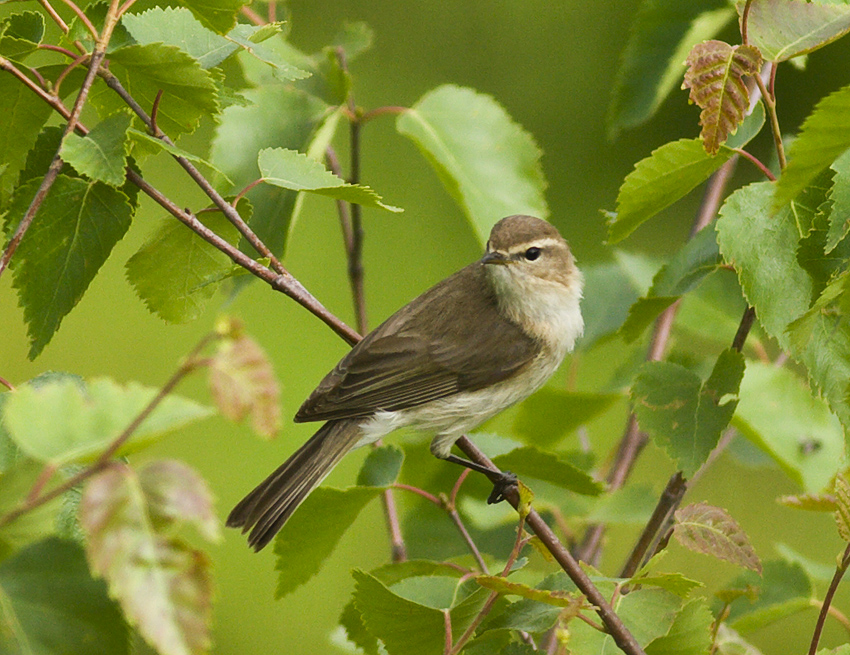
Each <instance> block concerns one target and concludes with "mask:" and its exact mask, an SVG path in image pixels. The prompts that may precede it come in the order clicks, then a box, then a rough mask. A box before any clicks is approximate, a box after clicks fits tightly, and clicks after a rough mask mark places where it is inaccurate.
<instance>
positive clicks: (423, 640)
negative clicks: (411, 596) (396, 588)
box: [352, 569, 489, 655]
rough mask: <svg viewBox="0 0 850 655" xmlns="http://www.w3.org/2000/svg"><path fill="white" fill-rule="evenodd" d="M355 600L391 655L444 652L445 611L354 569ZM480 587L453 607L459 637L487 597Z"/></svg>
mask: <svg viewBox="0 0 850 655" xmlns="http://www.w3.org/2000/svg"><path fill="white" fill-rule="evenodd" d="M352 575H353V576H354V581H355V588H354V604H355V606H356V608H357V609H358V610H359V611H360V614H361V616H362V618H363V623H364V625H365V626H366V628H367V629H368V631H369V632H370V633H371V634H372V635H374V636H375V637H377V638H378V639H380V640H381V641H382V642H383V643H384V646H385V647H386V650H387V653H388V654H389V655H442V654H443V647H444V645H445V641H446V639H445V627H444V617H443V612H442V611H441V610H438V609H434V608H433V607H427V606H425V605H422V604H420V603H415V602H413V601H411V600H408V599H407V598H404V597H402V596H399V595H397V594H396V593H394V592H393V591H391V590H390V589H388V588H387V587H386V586H385V585H384V584H383V583H382V582H381V581H380V580H378V579H377V578H375V577H374V576H371V575H369V574H368V573H365V572H363V571H360V570H357V569H355V570H354V572H353V574H352ZM488 595H489V594H487V592H485V591H483V590H481V591H479V592H475V593H472V594H470V595H469V596H467V597H466V598H465V599H464V600H463V601H461V602H460V603H458V604H457V605H455V606H454V607H452V609H451V611H450V614H451V625H452V636H453V638H454V639H457V637H459V636H460V635H461V634H463V631H464V630H465V629H466V628H467V627H468V626H469V625H470V624H471V622H472V620H473V619H474V618H475V616H476V614H477V613H478V612H479V611H480V609H481V607H482V606H483V604H484V602H485V601H486V599H487V596H488Z"/></svg>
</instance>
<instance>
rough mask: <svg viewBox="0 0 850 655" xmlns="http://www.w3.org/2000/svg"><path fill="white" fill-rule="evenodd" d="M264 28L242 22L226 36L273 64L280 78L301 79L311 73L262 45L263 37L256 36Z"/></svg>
mask: <svg viewBox="0 0 850 655" xmlns="http://www.w3.org/2000/svg"><path fill="white" fill-rule="evenodd" d="M265 27H269V26H265ZM262 29H263V28H261V27H259V28H258V27H256V26H254V25H244V24H240V25H237V26H236V27H234V28H233V29H232V30H231V31H230V32H228V33H227V36H226V37H225V38H226V39H227V40H228V41H230V42H231V43H233V44H235V45H236V46H237V47H238V48H240V49H241V50H243V51H244V52H246V53H248V54H249V55H251V56H252V57H254V58H255V59H257V60H259V61H261V62H263V63H264V64H267V65H268V66H271V67H272V69H273V75H274V77H275V78H276V79H278V80H283V81H294V80H301V79H304V78H305V77H309V76H310V75H311V73H310V72H309V71H306V70H303V69H301V68H298V67H297V66H294V65H293V64H292V63H291V62H289V61H287V59H286V58H285V57H283V56H282V55H280V54H279V53H278V52H277V51H276V50H274V49H272V48H267V47H265V46H264V45H260V41H261V39H258V38H255V37H258V36H259V35H260V30H262Z"/></svg>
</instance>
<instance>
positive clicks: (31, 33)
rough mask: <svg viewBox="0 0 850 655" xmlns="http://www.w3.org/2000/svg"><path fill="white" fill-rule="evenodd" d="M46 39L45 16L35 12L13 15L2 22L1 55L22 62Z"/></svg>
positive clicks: (0, 28) (0, 32)
mask: <svg viewBox="0 0 850 655" xmlns="http://www.w3.org/2000/svg"><path fill="white" fill-rule="evenodd" d="M42 38H44V16H42V15H41V14H39V13H38V12H35V11H22V12H20V13H16V14H12V15H11V16H8V17H6V18H4V19H3V20H2V22H0V55H2V56H3V57H6V58H7V59H12V60H16V61H22V60H23V59H24V58H26V56H27V55H29V54H30V53H33V52H35V51H36V50H37V49H38V45H39V44H40V43H41V40H42Z"/></svg>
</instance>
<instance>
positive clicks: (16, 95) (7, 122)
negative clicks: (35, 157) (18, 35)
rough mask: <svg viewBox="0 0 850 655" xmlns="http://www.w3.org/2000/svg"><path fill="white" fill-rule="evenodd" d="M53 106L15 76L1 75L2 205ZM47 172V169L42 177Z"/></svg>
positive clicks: (0, 183)
mask: <svg viewBox="0 0 850 655" xmlns="http://www.w3.org/2000/svg"><path fill="white" fill-rule="evenodd" d="M51 111H52V110H51V109H50V106H49V105H48V104H47V103H46V102H44V101H43V100H42V99H41V98H39V97H38V96H37V95H36V94H34V93H33V92H32V91H30V90H29V89H28V88H27V87H25V86H24V85H23V84H21V83H20V82H19V81H18V80H17V79H15V78H14V77H13V76H12V75H0V116H2V117H3V129H2V130H0V162H3V163H5V164H6V167H5V168H4V169H3V170H2V171H0V201H2V202H3V204H5V201H6V200H7V199H8V197H9V194H10V193H11V191H12V188H13V187H14V186H15V183H16V180H17V177H18V172H19V171H20V170H21V169H22V168H23V167H24V163H25V162H26V159H27V153H28V152H29V150H30V148H32V147H33V145H34V144H35V141H36V139H37V138H38V134H39V132H40V131H41V126H42V125H44V123H45V121H46V120H47V118H48V116H50V112H51ZM46 172H47V169H46V168H45V169H44V170H43V171H41V174H42V175H44V173H46Z"/></svg>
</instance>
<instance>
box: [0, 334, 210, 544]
mask: <svg viewBox="0 0 850 655" xmlns="http://www.w3.org/2000/svg"><path fill="white" fill-rule="evenodd" d="M215 338H217V335H216V334H214V333H212V334H208V335H206V336H205V337H204V338H203V339H201V341H200V342H199V343H198V344H197V345H196V346H195V347H194V348H193V349H192V351H191V352H190V353H189V355H188V356H187V357H186V358H185V359H184V361H183V363H182V364H181V365H180V367H179V368H178V369H177V371H176V372H175V373H174V375H172V376H171V378H170V379H169V380H168V381H167V382H166V383H165V384H164V385H163V386H162V388H161V389H160V390H159V391H158V392H157V394H156V396H154V397H153V398H152V399H151V401H150V402H149V403H148V404H147V405H145V407H144V408H143V409H142V411H140V412H139V413H138V414H137V415H136V417H135V418H134V419H133V420H132V421H131V422H130V424H129V425H128V426H127V427H126V428H124V430H123V431H122V432H121V434H119V435H118V436H117V437H116V438H115V439H113V440H112V443H110V444H109V447H107V448H106V450H104V451H103V452H102V453H101V454H100V456H99V457H98V458H97V459H96V460H95V461H94V462H93V463H92V464H90V465H89V466H87V467H86V468H84V469H82V470H81V471H79V472H78V473H76V474H75V475H72V476H71V477H70V478H68V479H67V480H65V482H63V483H62V484H60V485H58V486H56V487H53V488H52V489H51V490H50V491H48V492H46V493H43V494H42V493H33V492H30V494H28V495H27V498H26V499H25V500H24V502H22V503H21V504H20V505H19V506H18V507H16V508H15V509H13V510H12V511H10V512H7V513H6V514H4V515H2V516H0V527H2V526H4V525H8V524H9V523H11V522H12V521H14V520H16V519H17V518H19V517H20V516H23V515H24V514H26V513H28V512H31V511H32V510H34V509H36V508H37V507H41V506H42V505H44V504H45V503H49V502H50V501H51V500H53V499H54V498H58V497H59V496H61V495H62V494H64V493H65V492H66V491H69V490H71V489H73V488H74V487H76V486H77V485H79V484H80V483H82V482H84V481H85V480H87V479H88V478H90V477H92V476H93V475H94V474H95V473H97V472H98V471H101V470H102V469H104V468H105V467H106V466H108V465H109V464H110V462H111V461H112V458H113V457H114V456H115V455H116V454H117V453H118V451H119V450H120V449H121V447H122V446H123V445H124V444H125V443H126V442H127V440H128V439H129V438H130V437H132V436H133V434H134V433H135V432H136V430H138V428H139V426H140V425H141V424H142V423H143V422H144V421H145V420H146V419H147V418H148V417H149V416H150V415H151V413H152V412H153V411H154V410H155V409H156V408H157V407H158V406H159V404H160V403H161V402H162V401H163V400H165V398H166V397H167V396H168V395H169V394H170V393H171V392H172V391H173V390H174V387H176V386H177V385H178V384H179V383H180V381H181V380H182V379H183V378H184V377H186V375H188V374H189V373H190V372H191V371H193V370H194V369H195V366H196V362H195V357H196V356H197V354H198V353H200V352H201V350H202V349H203V348H204V347H206V345H207V344H208V343H209V342H210V341H211V340H212V339H215ZM46 468H49V467H46ZM51 473H52V471H51ZM42 477H44V475H42V476H40V478H39V480H37V481H36V484H35V485H34V487H33V489H34V491H36V492H37V491H38V489H37V487H39V488H40V486H43V485H44V483H45V482H46V479H44V480H42V479H41V478H42Z"/></svg>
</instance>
